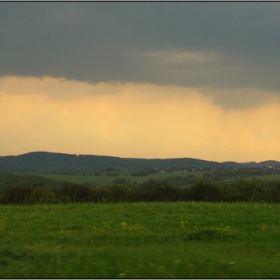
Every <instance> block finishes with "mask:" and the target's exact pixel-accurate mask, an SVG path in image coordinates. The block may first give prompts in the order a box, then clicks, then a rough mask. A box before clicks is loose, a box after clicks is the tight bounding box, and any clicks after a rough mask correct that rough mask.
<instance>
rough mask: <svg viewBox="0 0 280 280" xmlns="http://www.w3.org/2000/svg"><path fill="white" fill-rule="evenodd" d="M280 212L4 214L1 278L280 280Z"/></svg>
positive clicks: (23, 209)
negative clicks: (251, 279)
mask: <svg viewBox="0 0 280 280" xmlns="http://www.w3.org/2000/svg"><path fill="white" fill-rule="evenodd" d="M279 237H280V205H278V204H266V203H263V204H256V203H234V204H229V203H213V204H211V203H191V202H181V203H120V204H65V205H33V206H11V205H8V206H3V205H2V206H1V207H0V277H1V278H279V277H280V271H279V262H280V238H279Z"/></svg>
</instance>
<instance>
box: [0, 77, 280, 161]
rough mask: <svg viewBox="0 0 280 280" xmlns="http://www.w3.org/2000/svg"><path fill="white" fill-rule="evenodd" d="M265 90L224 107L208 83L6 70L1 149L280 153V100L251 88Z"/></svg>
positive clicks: (167, 154) (207, 155)
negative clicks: (250, 102) (251, 102)
mask: <svg viewBox="0 0 280 280" xmlns="http://www.w3.org/2000/svg"><path fill="white" fill-rule="evenodd" d="M243 91H244V90H243ZM209 92H210V91H209ZM217 94H220V95H219V96H220V97H221V96H222V94H231V92H230V91H228V92H226V91H224V92H223V93H217ZM242 94H243V93H242V90H241V91H240V96H242ZM264 95H265V96H269V98H267V100H266V102H262V103H260V104H262V105H260V104H256V105H255V106H251V107H245V108H243V109H225V108H223V107H222V106H221V105H219V104H218V103H217V102H215V98H214V97H213V96H214V95H213V93H211V94H207V89H205V88H186V87H175V86H156V85H149V84H137V83H125V84H120V83H116V84H109V83H108V84H106V83H98V84H95V85H91V84H88V83H85V82H78V81H70V80H65V79H56V78H50V77H44V78H41V79H39V78H33V77H17V76H14V77H12V76H9V77H8V76H7V77H2V78H0V119H1V122H0V155H1V156H5V155H18V154H23V153H26V152H31V151H50V152H62V153H70V154H93V155H111V156H119V157H139V158H175V157H180V158H181V157H192V158H200V159H205V160H214V161H228V160H230V161H238V162H246V161H257V162H258V161H263V160H268V159H275V160H280V145H279V143H280V126H279V119H280V103H279V102H276V97H275V96H274V95H273V94H272V93H266V92H261V91H260V90H258V91H254V90H252V89H248V96H249V97H250V98H251V99H254V98H258V96H264ZM211 96H212V97H211ZM235 98H238V94H237V95H236V96H235Z"/></svg>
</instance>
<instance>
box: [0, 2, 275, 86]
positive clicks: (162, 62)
mask: <svg viewBox="0 0 280 280" xmlns="http://www.w3.org/2000/svg"><path fill="white" fill-rule="evenodd" d="M279 14H280V4H279V3H277V2H276V3H275V2H274V3H273V2H270V3H265V2H263V3H259V2H256V3H250V2H247V3H242V2H235V3H226V2H222V3H221V2H220V3H219V2H215V3H209V2H208V3H205V2H197V3H194V2H175V3H171V2H169V3H166V2H161V3H157V2H154V3H148V2H140V3H135V2H134V3H133V2H129V3H126V2H120V3H114V2H109V3H108V2H99V3H96V2H83V3H77V2H76V3H73V2H64V3H63V2H60V3H51V2H49V3H44V2H42V3H40V2H36V3H32V2H27V3H21V2H17V3H13V2H8V3H0V36H1V52H0V61H1V64H0V74H1V75H25V76H43V75H47V76H53V77H65V78H68V79H76V80H83V81H88V82H92V83H96V82H99V81H104V82H106V81H121V82H144V83H152V84H161V85H181V86H210V87H212V88H237V87H256V88H264V89H267V90H272V91H279V89H280V79H279V78H278V73H279V72H280V54H279V49H280V43H279V42H280V39H279V29H280V19H279Z"/></svg>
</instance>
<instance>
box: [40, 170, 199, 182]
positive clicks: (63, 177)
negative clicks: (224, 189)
mask: <svg viewBox="0 0 280 280" xmlns="http://www.w3.org/2000/svg"><path fill="white" fill-rule="evenodd" d="M99 173H100V174H101V176H95V175H94V174H91V175H90V174H88V173H86V174H84V175H82V174H75V175H71V174H38V175H40V176H42V177H45V178H49V179H54V180H57V181H62V182H64V181H67V182H71V183H75V184H84V183H90V184H96V185H98V186H105V185H110V184H112V183H113V182H114V181H115V180H116V179H118V178H124V179H125V180H126V181H127V182H129V183H137V184H142V183H144V182H146V181H148V180H152V179H155V180H156V179H166V178H168V177H171V176H180V177H185V176H187V175H194V176H196V177H197V178H201V177H202V175H203V173H204V172H203V171H195V172H192V171H187V172H181V173H174V172H164V173H161V172H157V173H153V174H149V175H145V176H131V173H132V172H131V171H126V172H115V173H117V174H119V176H107V175H106V174H110V173H108V172H104V171H102V172H99Z"/></svg>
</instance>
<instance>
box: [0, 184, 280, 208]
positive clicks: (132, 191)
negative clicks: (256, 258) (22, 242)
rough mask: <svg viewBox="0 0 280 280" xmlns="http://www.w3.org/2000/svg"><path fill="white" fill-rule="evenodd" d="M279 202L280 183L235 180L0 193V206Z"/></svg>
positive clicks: (10, 189)
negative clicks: (265, 183)
mask: <svg viewBox="0 0 280 280" xmlns="http://www.w3.org/2000/svg"><path fill="white" fill-rule="evenodd" d="M140 201H142V202H153V201H154V202H156V201H161V202H176V201H207V202H219V201H224V202H238V201H251V202H261V201H263V202H269V203H278V202H280V182H274V183H270V184H269V185H268V186H266V187H263V186H261V185H260V184H259V183H258V182H256V181H253V180H251V181H248V180H238V181H232V182H231V183H225V184H221V183H220V184H218V183H214V182H207V181H205V180H203V179H202V180H197V181H196V182H195V183H194V184H193V185H192V186H190V187H185V188H180V187H176V186H174V185H172V184H171V183H169V182H161V181H157V180H150V181H148V182H145V183H143V184H141V185H137V186H135V185H133V184H123V185H117V184H116V185H111V186H105V187H92V186H88V185H83V184H74V183H68V182H65V183H64V184H63V185H62V186H57V187H51V188H44V187H42V186H36V185H33V186H30V187H18V186H17V187H8V188H4V189H2V190H0V204H27V205H28V204H36V203H48V204H56V203H83V202H93V203H116V202H140Z"/></svg>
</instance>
